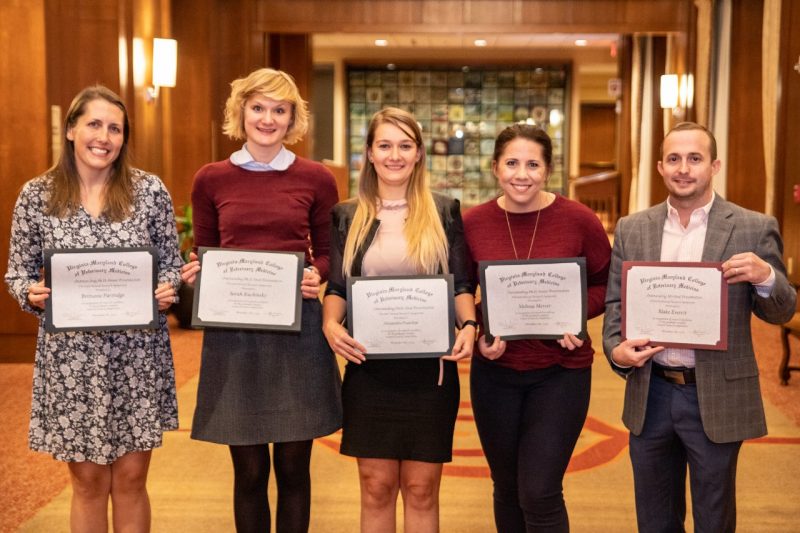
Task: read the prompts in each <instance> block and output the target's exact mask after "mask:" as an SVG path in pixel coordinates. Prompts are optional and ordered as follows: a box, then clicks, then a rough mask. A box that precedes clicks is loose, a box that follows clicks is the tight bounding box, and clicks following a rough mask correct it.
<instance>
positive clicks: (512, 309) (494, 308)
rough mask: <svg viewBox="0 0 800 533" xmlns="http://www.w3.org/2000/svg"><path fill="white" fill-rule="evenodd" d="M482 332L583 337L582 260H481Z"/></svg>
mask: <svg viewBox="0 0 800 533" xmlns="http://www.w3.org/2000/svg"><path fill="white" fill-rule="evenodd" d="M478 270H479V272H480V282H481V305H482V310H483V317H484V325H485V327H486V331H487V334H488V335H490V336H493V337H501V338H502V339H503V340H515V339H561V338H562V337H563V336H564V334H565V333H572V334H574V335H576V336H578V337H581V338H585V337H586V315H587V309H586V297H587V295H586V259H585V258H583V257H576V258H563V259H562V258H559V259H528V260H509V261H481V262H480V264H479V265H478Z"/></svg>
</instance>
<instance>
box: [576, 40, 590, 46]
mask: <svg viewBox="0 0 800 533" xmlns="http://www.w3.org/2000/svg"><path fill="white" fill-rule="evenodd" d="M587 44H589V41H587V40H586V39H575V46H586V45H587Z"/></svg>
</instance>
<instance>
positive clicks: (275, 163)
mask: <svg viewBox="0 0 800 533" xmlns="http://www.w3.org/2000/svg"><path fill="white" fill-rule="evenodd" d="M296 158H297V156H296V155H294V153H293V152H291V151H290V150H288V149H287V148H286V147H285V146H281V150H280V152H278V155H276V156H275V158H274V159H273V160H272V161H270V162H269V163H262V162H260V161H256V160H255V159H253V156H252V155H251V154H250V152H249V151H248V150H247V143H245V144H243V145H242V149H241V150H237V151H235V152H233V153H232V154H231V157H230V160H231V163H233V164H234V165H236V166H237V167H242V168H243V169H245V170H254V171H265V170H286V169H287V168H289V166H291V164H292V163H294V160H295V159H296Z"/></svg>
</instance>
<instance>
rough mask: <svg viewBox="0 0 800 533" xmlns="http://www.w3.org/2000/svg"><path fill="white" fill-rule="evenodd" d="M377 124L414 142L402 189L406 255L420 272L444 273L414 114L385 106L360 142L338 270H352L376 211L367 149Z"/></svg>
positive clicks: (444, 250) (441, 238)
mask: <svg viewBox="0 0 800 533" xmlns="http://www.w3.org/2000/svg"><path fill="white" fill-rule="evenodd" d="M381 124H392V125H393V126H396V127H398V128H400V130H402V131H403V133H405V134H406V135H408V137H409V138H410V139H412V140H413V141H414V144H416V146H417V150H418V151H419V152H420V157H419V159H418V160H417V162H416V164H415V165H414V169H413V170H412V172H411V177H410V178H409V181H408V189H406V199H407V200H408V218H407V219H406V224H405V228H404V229H403V234H404V235H405V238H406V243H407V250H408V252H407V253H408V257H409V259H410V262H411V264H413V265H414V266H415V267H416V269H417V271H418V272H419V273H421V274H438V273H439V271H440V270H441V271H442V272H445V273H446V272H448V270H449V269H448V264H447V258H448V253H449V250H448V245H447V236H446V235H445V233H444V228H443V227H442V222H441V219H440V218H439V213H438V211H437V209H436V203H435V202H434V200H433V195H432V194H431V191H430V186H429V184H428V177H427V175H426V173H425V146H424V145H423V142H422V131H421V130H420V127H419V124H417V121H416V120H415V119H414V117H413V116H412V115H411V114H410V113H408V112H406V111H403V110H402V109H398V108H396V107H386V108H384V109H382V110H380V111H378V112H377V113H375V115H373V117H372V120H370V123H369V129H368V131H367V142H366V143H365V145H364V166H363V167H362V168H361V174H360V176H359V178H358V204H357V206H356V212H355V215H354V216H353V222H352V224H351V226H350V231H349V232H348V234H347V240H346V241H345V246H344V254H343V257H342V273H343V275H345V276H347V275H349V273H350V272H351V270H352V266H353V260H354V258H355V255H356V251H357V250H359V249H360V248H361V246H362V245H363V244H364V241H365V240H366V238H367V234H368V233H369V228H370V227H371V226H372V224H373V223H374V222H375V218H376V217H377V214H378V205H379V203H380V197H379V196H378V173H377V172H376V170H375V165H374V164H373V163H372V162H371V161H370V160H369V157H368V152H369V149H370V148H371V147H372V143H373V142H374V141H375V131H376V130H377V129H378V126H380V125H381Z"/></svg>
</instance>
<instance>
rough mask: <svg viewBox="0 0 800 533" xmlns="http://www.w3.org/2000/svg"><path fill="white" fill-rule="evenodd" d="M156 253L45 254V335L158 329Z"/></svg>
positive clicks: (127, 250)
mask: <svg viewBox="0 0 800 533" xmlns="http://www.w3.org/2000/svg"><path fill="white" fill-rule="evenodd" d="M157 265H158V250H156V249H155V248H73V249H64V250H59V249H52V248H48V249H46V250H44V272H45V285H46V286H47V287H50V290H51V292H50V298H48V299H47V300H45V321H44V324H45V330H46V331H48V332H59V331H102V330H116V329H154V328H157V327H158V303H157V302H156V297H155V290H156V281H157Z"/></svg>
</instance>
